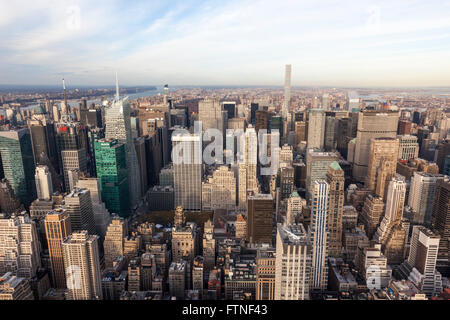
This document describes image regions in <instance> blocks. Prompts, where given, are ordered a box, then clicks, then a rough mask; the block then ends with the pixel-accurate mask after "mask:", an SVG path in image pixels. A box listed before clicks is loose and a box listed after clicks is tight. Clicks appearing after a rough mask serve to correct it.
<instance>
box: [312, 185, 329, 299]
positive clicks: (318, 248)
mask: <svg viewBox="0 0 450 320" xmlns="http://www.w3.org/2000/svg"><path fill="white" fill-rule="evenodd" d="M328 193H329V185H328V183H327V182H326V181H324V180H316V181H315V182H314V192H313V199H314V200H313V202H312V208H311V225H310V226H309V230H308V231H309V235H310V241H311V244H312V248H313V250H312V270H311V275H312V276H311V288H313V289H319V290H326V288H327V285H328V241H329V240H328V239H329V233H328V229H327V224H328V221H327V219H328Z"/></svg>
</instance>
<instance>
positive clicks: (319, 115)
mask: <svg viewBox="0 0 450 320" xmlns="http://www.w3.org/2000/svg"><path fill="white" fill-rule="evenodd" d="M308 115H309V120H308V140H307V147H308V149H323V144H324V137H325V112H324V111H323V110H320V109H311V110H309V113H308Z"/></svg>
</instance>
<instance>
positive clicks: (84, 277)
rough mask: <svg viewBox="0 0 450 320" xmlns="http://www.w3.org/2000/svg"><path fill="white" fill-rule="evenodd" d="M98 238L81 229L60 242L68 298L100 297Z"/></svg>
mask: <svg viewBox="0 0 450 320" xmlns="http://www.w3.org/2000/svg"><path fill="white" fill-rule="evenodd" d="M98 238H99V237H98V236H96V235H89V234H88V232H87V231H86V230H82V231H77V232H73V233H72V234H71V235H70V236H69V237H67V238H66V239H65V240H64V242H63V243H62V248H63V258H64V269H65V271H66V279H67V299H68V300H94V299H98V300H101V299H102V296H103V294H102V285H101V272H100V258H99V251H98Z"/></svg>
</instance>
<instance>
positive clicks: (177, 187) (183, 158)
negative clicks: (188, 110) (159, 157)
mask: <svg viewBox="0 0 450 320" xmlns="http://www.w3.org/2000/svg"><path fill="white" fill-rule="evenodd" d="M172 143H173V149H172V150H173V155H172V160H173V183H174V193H175V207H177V206H181V207H183V209H185V210H195V211H199V210H201V206H202V141H201V136H199V135H194V134H192V135H191V134H175V133H174V134H173V135H172ZM178 148H180V149H178ZM177 150H183V152H180V153H178V152H177ZM185 152H186V154H183V153H185ZM177 153H178V154H177Z"/></svg>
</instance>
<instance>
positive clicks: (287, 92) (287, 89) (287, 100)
mask: <svg viewBox="0 0 450 320" xmlns="http://www.w3.org/2000/svg"><path fill="white" fill-rule="evenodd" d="M290 104H291V65H290V64H287V65H286V69H285V76H284V105H283V118H284V119H286V118H287V114H288V112H289V106H290Z"/></svg>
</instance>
